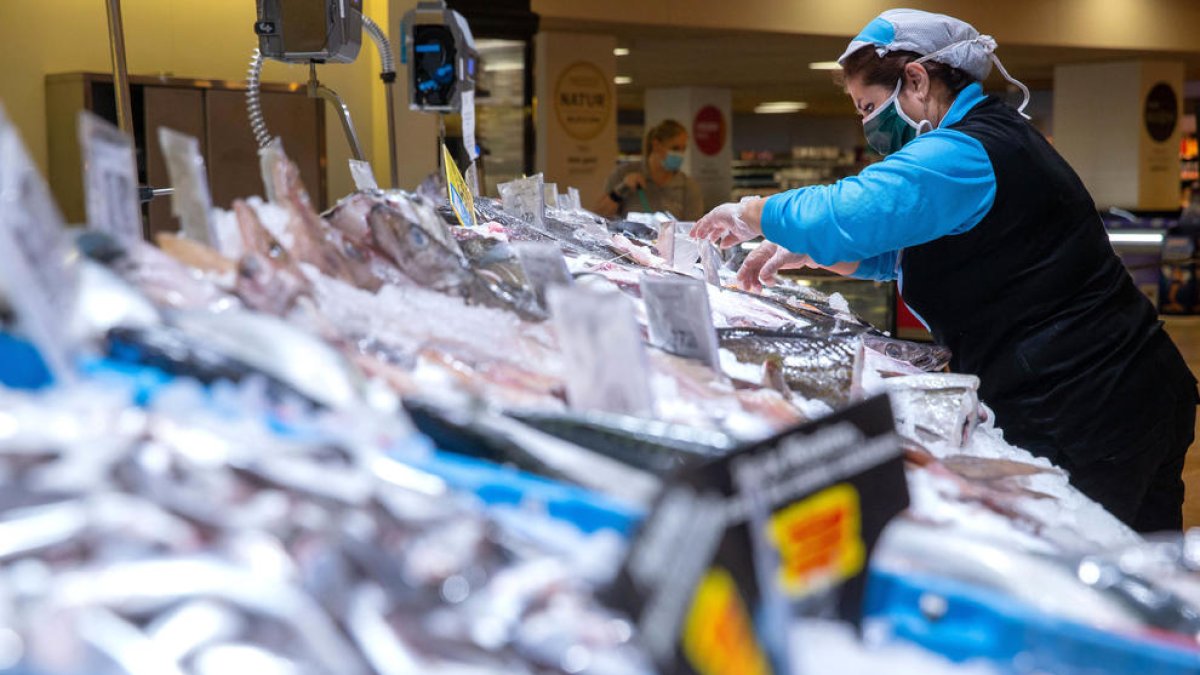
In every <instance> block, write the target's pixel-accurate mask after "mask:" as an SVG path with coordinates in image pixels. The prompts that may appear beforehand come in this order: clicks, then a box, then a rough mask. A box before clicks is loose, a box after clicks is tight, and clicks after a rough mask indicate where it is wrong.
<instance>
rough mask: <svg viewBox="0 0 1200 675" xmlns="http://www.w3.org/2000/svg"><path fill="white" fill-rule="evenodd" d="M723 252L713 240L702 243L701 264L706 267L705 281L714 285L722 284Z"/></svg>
mask: <svg viewBox="0 0 1200 675" xmlns="http://www.w3.org/2000/svg"><path fill="white" fill-rule="evenodd" d="M722 262H723V261H722V260H721V252H720V251H718V250H717V247H716V246H714V245H713V244H712V242H707V241H705V242H701V243H700V265H701V266H702V267H703V268H704V281H705V282H707V283H708V284H709V285H712V286H720V285H721V264H722Z"/></svg>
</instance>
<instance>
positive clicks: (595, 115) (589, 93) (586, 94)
mask: <svg viewBox="0 0 1200 675" xmlns="http://www.w3.org/2000/svg"><path fill="white" fill-rule="evenodd" d="M612 110H613V95H612V89H611V88H610V87H609V84H608V78H607V77H605V76H604V71H602V70H600V68H599V67H597V66H596V65H595V64H592V63H588V62H586V61H579V62H576V63H573V64H571V65H570V66H568V67H567V69H566V70H564V71H563V72H562V75H559V76H558V83H557V84H556V85H555V87H554V111H555V113H556V114H557V115H558V123H559V124H561V125H562V127H563V129H564V130H565V131H566V132H567V135H568V136H570V137H571V138H574V139H575V140H577V141H590V140H592V139H593V138H595V137H597V136H599V135H600V132H602V131H604V128H605V127H606V126H608V121H609V118H610V117H611V116H612Z"/></svg>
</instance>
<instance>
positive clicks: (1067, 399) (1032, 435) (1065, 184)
mask: <svg viewBox="0 0 1200 675" xmlns="http://www.w3.org/2000/svg"><path fill="white" fill-rule="evenodd" d="M949 128H951V129H956V130H958V131H960V132H962V133H964V134H967V135H968V136H970V137H972V138H974V139H976V140H978V141H979V142H980V143H981V144H982V145H983V148H984V150H985V151H986V152H987V154H988V156H989V158H990V159H991V162H992V167H993V170H994V172H995V176H996V199H995V203H994V205H993V207H992V210H991V211H990V212H989V213H988V214H987V216H986V217H985V218H984V219H983V220H982V221H981V222H980V223H979V224H978V225H976V226H975V227H974V228H972V229H971V230H970V231H968V232H966V233H963V234H960V235H951V236H946V237H942V238H940V239H937V240H935V241H932V242H929V243H927V244H923V245H921V246H917V247H913V248H908V249H905V250H904V252H903V253H902V257H901V261H900V266H901V272H902V277H901V278H902V293H903V296H904V299H905V301H906V302H907V303H908V304H909V305H910V306H911V307H912V308H913V309H914V310H915V311H916V312H917V313H918V314H919V315H920V316H921V317H922V318H923V319H925V321H926V322H927V323H928V324H929V327H930V329H931V331H932V333H933V336H934V338H935V339H936V340H937V342H939V343H940V344H944V345H946V346H947V347H949V348H950V349H951V350H953V352H954V358H953V361H952V363H951V367H952V368H953V369H954V370H955V371H956V372H963V373H972V374H975V375H978V376H980V378H981V379H982V387H981V390H980V397H981V398H982V399H983V400H984V402H985V403H987V404H989V405H990V406H991V407H992V409H993V410H994V411H995V413H996V418H997V426H998V427H1001V428H1003V429H1004V430H1005V436H1006V438H1007V439H1008V440H1009V442H1011V443H1014V444H1016V445H1020V446H1023V447H1025V448H1026V449H1029V450H1031V451H1033V452H1034V453H1035V454H1040V455H1043V456H1048V457H1050V458H1051V459H1054V458H1055V457H1056V456H1057V455H1058V453H1060V452H1069V453H1071V455H1072V459H1073V460H1075V461H1076V463H1080V462H1085V461H1087V460H1088V459H1089V458H1092V459H1099V458H1110V459H1111V458H1114V457H1117V456H1120V455H1122V454H1123V453H1125V452H1132V451H1133V448H1134V447H1135V446H1136V443H1137V437H1138V436H1139V434H1144V431H1145V429H1143V428H1141V427H1144V426H1145V425H1146V424H1148V423H1152V422H1153V420H1152V418H1153V412H1152V411H1151V410H1149V409H1147V408H1146V406H1152V405H1154V404H1155V403H1154V402H1155V400H1157V399H1154V398H1153V397H1152V396H1151V394H1152V393H1153V391H1154V387H1156V386H1157V387H1159V388H1161V387H1163V386H1167V385H1165V384H1164V382H1170V383H1172V386H1174V389H1173V391H1174V392H1178V391H1180V390H1181V387H1184V386H1189V385H1187V382H1189V381H1190V382H1191V384H1190V386H1191V387H1192V390H1193V394H1192V395H1193V396H1194V387H1195V384H1194V381H1193V380H1191V375H1190V373H1188V371H1187V367H1186V365H1185V364H1184V363H1183V361H1182V359H1181V358H1178V352H1177V351H1175V347H1174V345H1173V344H1171V342H1170V340H1169V338H1167V337H1166V335H1165V333H1164V332H1163V330H1162V325H1161V323H1160V322H1159V321H1158V315H1157V312H1156V310H1155V308H1154V307H1153V306H1152V305H1151V303H1150V301H1149V300H1148V299H1147V298H1146V297H1145V296H1143V295H1142V293H1141V292H1139V291H1138V290H1137V288H1136V287H1135V286H1134V284H1133V281H1132V279H1131V278H1130V276H1129V274H1128V273H1127V272H1126V270H1125V268H1124V266H1123V265H1122V263H1121V261H1120V259H1119V258H1118V257H1117V255H1116V253H1115V252H1114V251H1113V248H1112V245H1111V244H1110V243H1109V240H1108V236H1107V233H1106V232H1105V230H1104V227H1103V225H1102V223H1101V221H1100V218H1099V216H1098V214H1097V213H1096V208H1095V204H1094V202H1093V200H1092V198H1091V196H1090V195H1089V194H1088V192H1087V190H1086V189H1085V188H1084V186H1083V183H1082V182H1081V181H1080V179H1079V177H1078V176H1077V175H1076V174H1075V172H1074V171H1073V170H1072V169H1071V167H1070V166H1069V165H1068V164H1067V162H1066V161H1065V160H1064V159H1063V158H1062V157H1061V156H1060V155H1059V154H1058V153H1057V152H1056V151H1055V150H1054V149H1053V148H1052V147H1051V146H1050V144H1049V143H1048V142H1047V141H1046V139H1045V138H1043V137H1042V135H1041V134H1040V133H1039V132H1038V131H1037V130H1036V129H1034V128H1033V127H1032V126H1031V125H1030V124H1028V123H1027V122H1026V121H1025V120H1024V119H1022V118H1021V117H1020V116H1019V115H1018V113H1017V112H1016V111H1015V110H1013V109H1012V108H1011V107H1009V106H1008V105H1006V104H1004V103H1003V102H1001V101H999V100H997V99H995V98H991V97H988V98H985V99H984V100H983V101H981V102H980V103H979V104H978V105H976V106H975V108H973V109H972V110H971V111H970V112H968V113H967V114H966V116H965V117H964V118H963V119H962V120H960V121H959V122H958V123H956V124H953V125H951V126H950V127H949ZM1164 345H1165V346H1164ZM1156 349H1157V350H1163V349H1169V350H1170V351H1171V352H1173V353H1174V355H1175V358H1174V359H1171V360H1169V361H1167V362H1169V363H1171V364H1173V365H1171V369H1172V370H1174V371H1176V372H1174V373H1172V374H1169V376H1165V379H1164V375H1163V374H1161V373H1160V374H1159V375H1158V377H1157V382H1156V381H1155V378H1154V377H1148V375H1152V374H1151V373H1146V372H1143V371H1145V370H1147V364H1148V363H1151V361H1150V360H1148V359H1151V356H1150V355H1149V354H1148V352H1151V351H1153V350H1156ZM1160 357H1161V355H1160ZM1176 361H1177V362H1178V363H1177V364H1176ZM1162 362H1163V361H1162V360H1161V358H1160V359H1159V361H1156V363H1162ZM1180 368H1182V372H1178V371H1179V370H1180ZM1150 369H1151V370H1153V368H1150ZM1160 369H1161V368H1160ZM1139 397H1140V398H1142V399H1143V400H1144V401H1139V400H1137V399H1138V398H1139ZM1139 406H1141V407H1140V408H1139ZM1131 407H1133V408H1135V410H1133V411H1132V412H1131V410H1130V408H1131ZM1139 420H1140V421H1139Z"/></svg>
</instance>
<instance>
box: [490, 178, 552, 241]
mask: <svg viewBox="0 0 1200 675" xmlns="http://www.w3.org/2000/svg"><path fill="white" fill-rule="evenodd" d="M544 185H545V183H544V178H543V176H542V174H540V173H539V174H536V175H533V176H529V177H528V178H521V179H519V180H514V181H510V182H508V183H501V184H500V186H499V188H498V189H499V190H500V199H501V202H502V204H503V206H504V210H505V211H507V212H509V213H511V214H513V215H515V216H517V217H518V218H520V219H521V220H524V221H525V222H527V223H529V224H530V225H534V226H536V227H539V228H540V227H543V226H544V225H545V222H546V221H545V216H546V193H545V189H544Z"/></svg>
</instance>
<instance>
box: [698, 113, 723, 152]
mask: <svg viewBox="0 0 1200 675" xmlns="http://www.w3.org/2000/svg"><path fill="white" fill-rule="evenodd" d="M727 133H728V128H727V127H726V124H725V115H723V114H721V109H720V108H718V107H717V106H715V105H706V106H704V107H703V108H701V109H700V112H698V113H696V120H695V121H694V122H692V138H694V139H696V147H697V148H700V152H703V153H704V154H706V155H716V154H718V153H720V152H721V151H722V150H724V149H725V136H726V134H727Z"/></svg>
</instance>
